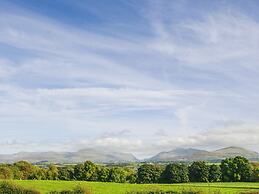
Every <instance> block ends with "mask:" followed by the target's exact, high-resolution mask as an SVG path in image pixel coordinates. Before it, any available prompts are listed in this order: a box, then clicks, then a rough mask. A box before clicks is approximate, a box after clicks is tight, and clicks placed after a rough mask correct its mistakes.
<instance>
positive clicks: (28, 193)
mask: <svg viewBox="0 0 259 194" xmlns="http://www.w3.org/2000/svg"><path fill="white" fill-rule="evenodd" d="M0 194H40V192H39V191H36V190H33V189H25V188H23V187H21V186H19V185H16V184H15V183H12V182H5V181H4V182H1V183H0Z"/></svg>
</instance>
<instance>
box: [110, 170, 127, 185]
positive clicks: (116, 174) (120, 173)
mask: <svg viewBox="0 0 259 194" xmlns="http://www.w3.org/2000/svg"><path fill="white" fill-rule="evenodd" d="M109 182H115V183H125V182H126V173H125V171H124V170H123V169H122V168H118V167H116V168H111V169H110V173H109Z"/></svg>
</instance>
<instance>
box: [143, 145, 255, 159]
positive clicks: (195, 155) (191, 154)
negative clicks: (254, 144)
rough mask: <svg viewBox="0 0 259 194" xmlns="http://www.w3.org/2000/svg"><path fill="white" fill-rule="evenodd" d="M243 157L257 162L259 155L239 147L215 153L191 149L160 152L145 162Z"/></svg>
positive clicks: (223, 149)
mask: <svg viewBox="0 0 259 194" xmlns="http://www.w3.org/2000/svg"><path fill="white" fill-rule="evenodd" d="M235 156H244V157H246V158H248V159H249V160H252V161H259V153H257V152H254V151H250V150H247V149H244V148H240V147H226V148H222V149H219V150H215V151H206V150H198V149H193V148H188V149H184V148H178V149H174V150H171V151H168V152H160V153H158V154H157V155H155V156H153V157H151V158H149V159H147V161H154V162H166V161H183V162H184V161H197V160H205V161H220V160H222V159H224V158H228V157H235Z"/></svg>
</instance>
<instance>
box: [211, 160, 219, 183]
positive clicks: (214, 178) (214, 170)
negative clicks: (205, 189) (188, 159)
mask: <svg viewBox="0 0 259 194" xmlns="http://www.w3.org/2000/svg"><path fill="white" fill-rule="evenodd" d="M220 180H221V169H220V166H219V165H216V164H212V165H210V166H209V181H210V182H219V181H220Z"/></svg>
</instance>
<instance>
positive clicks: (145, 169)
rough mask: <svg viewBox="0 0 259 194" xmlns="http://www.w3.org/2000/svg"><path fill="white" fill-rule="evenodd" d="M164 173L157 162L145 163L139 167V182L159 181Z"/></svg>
mask: <svg viewBox="0 0 259 194" xmlns="http://www.w3.org/2000/svg"><path fill="white" fill-rule="evenodd" d="M161 174H162V168H161V167H160V166H158V165H155V164H143V165H142V166H140V167H139V168H138V172H137V176H138V178H137V182H138V183H158V182H159V181H160V178H161Z"/></svg>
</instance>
